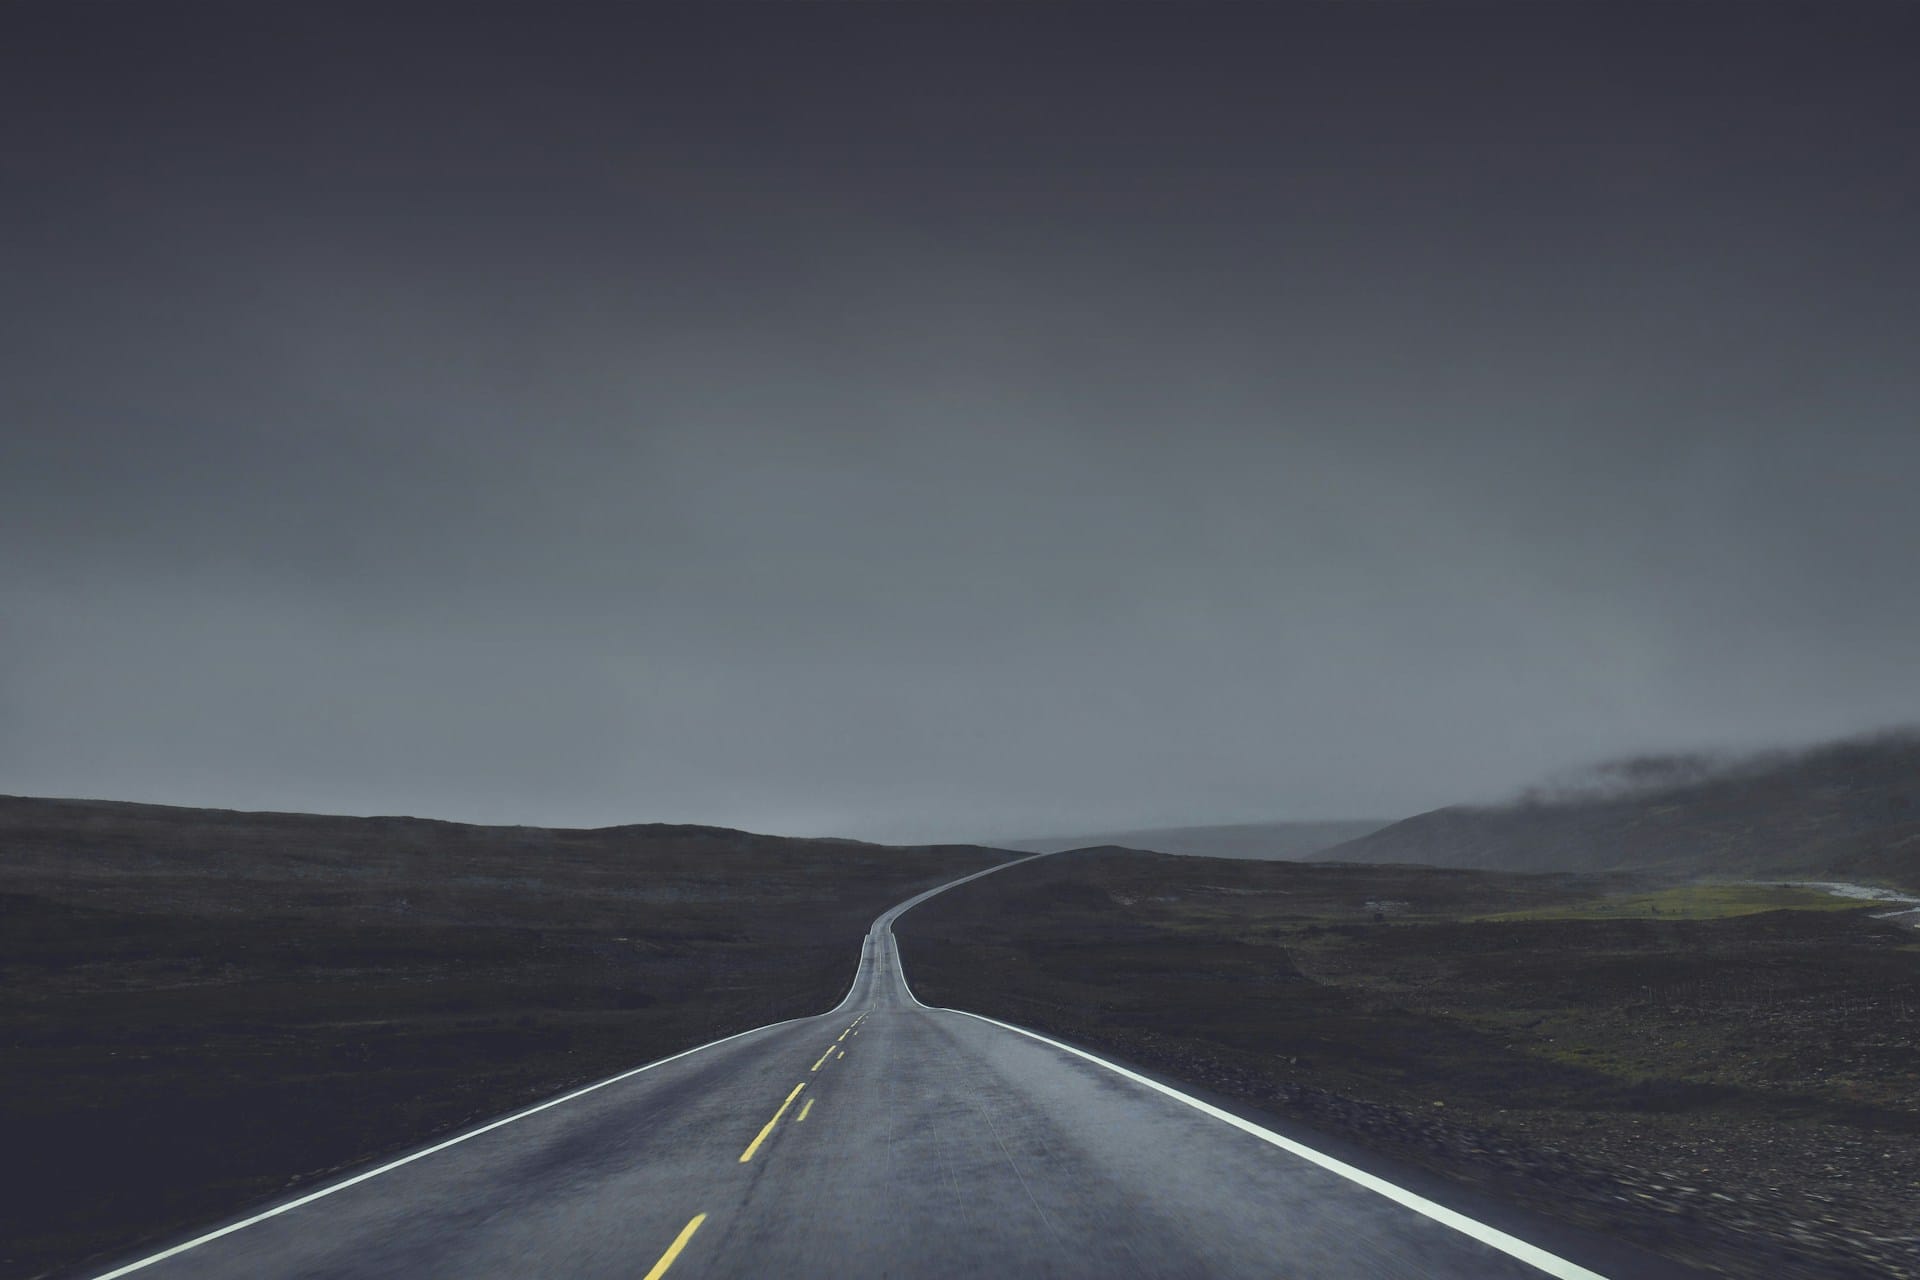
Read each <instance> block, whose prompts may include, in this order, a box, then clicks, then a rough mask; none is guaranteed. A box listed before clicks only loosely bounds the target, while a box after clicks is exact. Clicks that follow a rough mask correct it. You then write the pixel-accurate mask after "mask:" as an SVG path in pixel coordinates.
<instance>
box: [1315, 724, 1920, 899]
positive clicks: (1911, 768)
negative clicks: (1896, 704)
mask: <svg viewBox="0 0 1920 1280" xmlns="http://www.w3.org/2000/svg"><path fill="white" fill-rule="evenodd" d="M1318 856H1319V857H1320V858H1321V859H1324V860H1333V861H1343V862H1370V863H1425V864H1428V865H1432V866H1443V867H1470V868H1480V869H1487V870H1505V871H1583V872H1584V871H1613V870H1649V871H1663V872H1672V873H1676V874H1686V875H1713V876H1760V877H1766V878H1787V877H1804V878H1813V879H1832V880H1858V881H1868V882H1881V883H1886V884H1891V885H1897V886H1900V887H1903V888H1907V889H1920V734H1917V733H1912V732H1903V733H1893V734H1883V735H1879V736H1876V737H1871V738H1856V739H1850V740H1847V741H1843V742H1835V743H1829V744H1827V745H1824V746H1820V747H1816V748H1813V749H1811V750H1807V751H1801V752H1772V753H1767V754H1764V755H1756V756H1751V757H1747V758H1745V759H1739V760H1733V761H1712V760H1707V759H1702V758H1699V757H1653V758H1646V759H1640V760H1630V761H1623V762H1619V763H1616V764H1613V765H1608V766H1604V767H1602V768H1601V769H1599V770H1596V771H1595V772H1594V774H1593V775H1592V776H1591V777H1590V778H1589V779H1587V780H1586V781H1585V782H1584V783H1576V784H1574V785H1571V786H1567V787H1562V788H1559V789H1557V790H1554V791H1547V792H1535V793H1533V794H1531V795H1529V796H1527V797H1525V798H1523V799H1522V800H1521V801H1520V802H1518V803H1515V804H1510V805H1503V806H1493V807H1467V806H1457V807H1451V808H1445V809H1436V810H1433V811H1432V812H1430V813H1423V814H1419V815H1417V816H1415V817H1412V818H1408V819H1406V820H1405V821H1403V822H1396V823H1394V824H1393V825H1392V826H1389V827H1386V828H1383V829H1382V830H1379V831H1375V832H1373V833H1372V834H1370V835H1365V836H1361V837H1359V838H1358V839H1354V840H1349V841H1347V842H1346V843H1344V844H1341V845H1338V846H1336V847H1334V848H1331V849H1328V850H1326V851H1324V852H1322V853H1320V854H1319V855H1318Z"/></svg>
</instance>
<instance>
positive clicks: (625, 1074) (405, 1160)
mask: <svg viewBox="0 0 1920 1280" xmlns="http://www.w3.org/2000/svg"><path fill="white" fill-rule="evenodd" d="M855 981H856V982H858V978H857V977H856V978H855ZM847 994H848V995H849V996H851V995H852V994H853V993H852V992H851V991H849V992H848V993H847ZM845 1004H846V1001H845V1000H842V1001H841V1002H840V1005H837V1006H835V1007H834V1009H832V1010H829V1011H828V1013H827V1014H808V1015H807V1016H806V1017H803V1018H787V1019H785V1020H784V1021H781V1022H769V1023H767V1024H766V1025H765V1026H763V1027H750V1028H748V1029H747V1030H745V1031H736V1032H735V1033H734V1034H732V1035H730V1036H722V1037H721V1038H720V1039H718V1040H709V1041H708V1042H707V1043H706V1044H702V1045H695V1046H694V1047H693V1048H691V1049H682V1050H681V1051H680V1052H679V1053H676V1054H672V1055H671V1056H669V1057H665V1058H660V1059H658V1060H657V1061H654V1062H649V1063H648V1064H647V1065H646V1066H644V1067H635V1068H633V1070H631V1071H622V1072H621V1073H620V1074H619V1075H617V1076H608V1077H607V1078H606V1079H605V1080H601V1081H598V1082H597V1083H594V1084H590V1085H587V1086H586V1087H585V1088H582V1089H575V1090H574V1091H573V1092H572V1093H563V1094H561V1095H560V1096H559V1097H557V1098H549V1099H548V1100H547V1101H545V1102H542V1103H540V1104H538V1105H537V1106H532V1107H528V1108H527V1109H526V1110H525V1111H516V1112H514V1113H513V1114H512V1115H510V1116H502V1117H501V1118H500V1119H498V1120H492V1121H489V1122H488V1123H486V1124H483V1125H481V1126H480V1127H479V1128H477V1129H469V1130H467V1131H466V1132H465V1133H462V1134H458V1135H456V1136H454V1137H451V1138H448V1139H447V1140H446V1141H444V1142H438V1143H435V1144H434V1145H433V1146H431V1147H427V1148H425V1149H423V1150H420V1151H416V1152H414V1153H413V1154H411V1155H405V1156H401V1157H400V1158H399V1159H398V1160H389V1161H388V1162H387V1163H386V1164H383V1165H381V1166H380V1167H379V1168H377V1169H368V1170H367V1171H366V1172H365V1173H357V1174H355V1175H354V1176H352V1177H351V1178H343V1179H342V1180H340V1181H339V1182H334V1183H329V1184H328V1185H327V1186H324V1187H321V1188H320V1189H319V1190H318V1191H309V1192H308V1193H307V1194H306V1195H303V1196H300V1197H297V1198H296V1199H293V1200H289V1201H287V1202H286V1203H284V1204H277V1205H275V1206H274V1207H273V1208H271V1209H267V1210H265V1211H263V1212H260V1213H256V1214H254V1215H253V1216H252V1217H250V1218H242V1219H241V1220H240V1221H238V1222H231V1223H228V1224H227V1225H226V1226H224V1227H221V1228H220V1229H218V1230H217V1231H209V1232H207V1233H206V1234H205V1235H201V1236H195V1237H194V1238H193V1239H191V1240H188V1241H185V1242H184V1243H181V1244H177V1245H174V1246H173V1247H172V1248H171V1249H162V1250H161V1251H160V1252H159V1253H155V1254H150V1255H148V1256H147V1257H144V1258H141V1259H140V1260H138V1261H137V1262H129V1263H127V1264H126V1265H125V1266H123V1267H116V1268H115V1269H114V1270H112V1271H107V1272H102V1273H101V1274H100V1275H98V1276H95V1277H94V1278H93V1280H115V1277H117V1276H124V1275H129V1274H131V1273H133V1272H135V1271H139V1270H141V1269H142V1268H145V1267H150V1266H152V1265H153V1264H154V1263H156V1262H163V1261H165V1260H166V1259H168V1258H171V1257H173V1256H175V1255H176V1254H182V1253H185V1252H186V1251H187V1250H189V1249H197V1248H199V1247H200V1246H201V1245H203V1244H207V1243H209V1242H211V1241H214V1240H218V1239H219V1238H220V1237H222V1236H230V1235H232V1234H233V1233H234V1232H236V1231H243V1230H245V1229H246V1228H248V1227H251V1226H253V1225H254V1224H256V1223H260V1222H265V1221H266V1220H267V1219H268V1218H277V1217H279V1216H280V1215H281V1214H283V1213H287V1212H290V1211H291V1210H294V1209H298V1208H299V1207H300V1206H302V1205H307V1204H312V1203H313V1202H314V1201H315V1200H320V1199H324V1198H325V1197H327V1196H330V1195H332V1194H333V1193H334V1192H336V1191H345V1190H346V1189H347V1188H348V1187H351V1186H354V1185H356V1184H358V1183H362V1182H365V1181H367V1180H368V1179H369V1178H377V1177H379V1176H380V1175H381V1174H383V1173H391V1172H393V1171H394V1170H395V1169H398V1168H399V1167H400V1166H401V1165H404V1164H412V1163H413V1162H414V1161H415V1160H424V1159H425V1158H426V1157H428V1156H430V1155H434V1154H436V1153H438V1152H441V1151H445V1150H446V1149H447V1148H448V1147H457V1146H459V1145H460V1144H461V1143H463V1142H465V1141H466V1140H467V1139H469V1138H477V1137H479V1136H480V1135H481V1134H483V1133H491V1132H492V1131H493V1130H495V1129H498V1128H501V1127H502V1126H504V1125H510V1124H512V1123H513V1122H514V1121H516V1120H524V1119H526V1118H527V1117H528V1116H531V1115H538V1114H539V1113H540V1112H542V1111H545V1110H547V1109H548V1108H549V1107H557V1106H559V1105H560V1104H561V1103H563V1102H572V1101H573V1100H574V1099H575V1098H580V1097H584V1096H585V1095H587V1094H589V1093H592V1092H594V1091H595V1090H596V1089H604V1088H606V1087H607V1086H608V1085H610V1084H619V1083H620V1082H621V1081H622V1080H630V1079H632V1078H633V1077H634V1076H637V1075H639V1074H640V1073H641V1072H643V1071H651V1070H653V1069H654V1068H655V1067H664V1066H666V1065H667V1064H668V1063H669V1062H678V1061H679V1060H680V1059H681V1058H686V1057H690V1056H692V1055H693V1054H696V1053H703V1052H705V1051H706V1050H708V1049H717V1048H719V1047H720V1046H721V1045H723V1044H726V1043H728V1042H729V1041H733V1040H738V1039H740V1038H741V1037H742V1036H750V1035H753V1034H754V1033H756V1032H760V1031H771V1030H773V1029H774V1028H775V1027H784V1026H786V1025H787V1024H788V1023H790V1022H808V1021H811V1020H812V1019H814V1018H818V1017H827V1016H829V1015H830V1014H831V1013H836V1012H838V1011H839V1009H840V1007H842V1006H844V1005H845Z"/></svg>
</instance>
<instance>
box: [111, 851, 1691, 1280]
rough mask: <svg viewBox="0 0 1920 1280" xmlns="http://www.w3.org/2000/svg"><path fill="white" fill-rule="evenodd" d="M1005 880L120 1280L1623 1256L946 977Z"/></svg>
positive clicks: (1529, 1268)
mask: <svg viewBox="0 0 1920 1280" xmlns="http://www.w3.org/2000/svg"><path fill="white" fill-rule="evenodd" d="M1023 861H1024V860H1023ZM1016 865H1018V863H1017V862H1015V863H1006V864H1002V866H999V867H994V868H991V869H990V870H989V871H986V872H981V873H978V874H979V875H987V874H992V873H993V872H996V871H1000V870H1004V869H1005V868H1006V867H1008V866H1016ZM975 878H977V876H967V877H964V878H963V879H962V880H956V881H954V882H952V884H949V885H943V886H941V887H940V888H938V889H934V890H931V891H929V892H928V893H924V894H921V895H919V896H918V897H915V898H912V899H909V900H908V901H906V902H903V903H901V904H900V905H899V906H896V907H894V908H893V909H891V910H889V911H888V912H886V913H885V914H884V915H882V916H881V917H880V918H879V919H878V920H876V921H875V922H874V924H873V928H872V930H871V931H870V932H869V933H868V935H867V937H866V940H865V943H864V945H863V950H862V954H861V958H860V967H859V971H858V974H857V976H856V978H855V980H854V983H853V987H852V989H851V990H850V991H849V992H848V993H847V997H846V999H845V1000H843V1001H842V1002H841V1003H840V1006H839V1007H838V1008H836V1009H834V1010H833V1011H832V1012H831V1013H826V1014H822V1015H821V1016H819V1017H814V1018H802V1019H798V1020H796V1021H792V1022H785V1023H779V1024H776V1025H773V1026H768V1027H761V1028H758V1029H757V1030H753V1031H748V1032H744V1033H742V1034H740V1035H736V1036H732V1037H730V1038H728V1039H725V1040H720V1041H716V1042H715V1043H713V1044H709V1045H706V1046H703V1047H701V1048H698V1049H694V1050H690V1051H688V1052H686V1053H682V1054H678V1055H676V1056H674V1057H671V1058H666V1059H663V1060H661V1061H659V1062H656V1063H652V1064H650V1065H648V1066H645V1067H641V1068H638V1069H636V1070H634V1071H630V1072H627V1073H624V1074H622V1075H619V1076H615V1077H613V1078H611V1079H609V1080H606V1081H602V1082H600V1083H599V1084H596V1085H592V1086H590V1087H588V1088H586V1089H583V1090H579V1091H576V1092H574V1093H571V1094H567V1095H565V1096H563V1097H560V1098H556V1099H554V1100H552V1101H549V1102H546V1103H543V1104H541V1105H540V1106H538V1107H535V1108H531V1109H529V1110H527V1111H523V1112H519V1113H517V1114H515V1115H511V1116H507V1117H505V1118H503V1119H500V1120H496V1121H494V1122H492V1123H491V1124H487V1125H483V1126H480V1127H479V1128H477V1129H474V1130H471V1131H469V1132H467V1133H464V1134H461V1135H460V1136H458V1137H456V1138H452V1139H450V1140H448V1141H446V1142H441V1143H436V1144H434V1145H432V1146H429V1147H426V1148H424V1149H423V1150H420V1151H416V1152H414V1153H412V1154H410V1155H408V1156H405V1157H403V1158H402V1159H400V1160H397V1161H393V1162H389V1163H387V1164H383V1165H381V1166H379V1167H377V1168H373V1169H369V1170H367V1171H365V1172H363V1173H360V1174H356V1175H354V1176H353V1177H350V1178H347V1179H344V1180H342V1181H339V1182H335V1183H333V1184H331V1185H329V1186H326V1187H323V1188H321V1189H320V1190H318V1191H315V1192H311V1193H308V1194H306V1195H302V1196H299V1197H296V1198H294V1199H292V1200H289V1201H287V1202H286V1203H283V1204H280V1205H276V1206H274V1207H273V1208H271V1209H269V1210H267V1211H266V1212H264V1213H258V1214H253V1215H251V1216H248V1217H244V1218H240V1219H238V1220H236V1221H234V1222H231V1223H229V1224H227V1225H225V1226H222V1227H220V1228H218V1229H217V1230H214V1231H210V1232H207V1233H205V1234H202V1235H199V1236H196V1237H195V1238H193V1239H190V1240H186V1241H183V1242H182V1243H180V1244H177V1245H175V1246H173V1247H172V1248H170V1249H167V1250H163V1251H162V1252H160V1253H156V1254H153V1255H151V1256H148V1257H143V1258H139V1259H135V1260H131V1261H129V1262H127V1263H125V1264H123V1265H120V1266H117V1267H115V1268H112V1269H110V1270H108V1271H106V1272H104V1273H102V1274H101V1276H100V1280H110V1278H113V1277H119V1276H126V1275H133V1274H136V1273H137V1274H139V1275H141V1276H142V1277H143V1280H160V1278H161V1277H178V1278H181V1280H185V1278H187V1277H193V1278H194V1280H206V1278H209V1277H215V1278H227V1277H231V1278H232V1280H281V1278H291V1277H302V1278H319V1277H407V1278H408V1280H425V1278H427V1277H449V1278H455V1277H457V1278H458V1280H480V1278H482V1277H515V1278H516V1280H529V1278H531V1277H582V1278H589V1277H590V1278H601V1277H604V1278H605V1280H661V1278H662V1277H665V1276H667V1275H671V1276H672V1277H673V1278H674V1280H698V1278H699V1277H761V1276H766V1277H776V1276H777V1277H785V1278H805V1277H819V1278H821V1280H861V1278H864V1277H893V1278H895V1280H915V1278H920V1277H948V1276H1050V1277H1088V1278H1092V1277H1113V1276H1154V1277H1189V1276H1191V1277H1201V1276H1208V1277H1212V1276H1236V1277H1237V1276H1247V1277H1255V1276H1257V1277H1299V1278H1301V1280H1347V1278H1351V1280H1385V1278H1388V1277H1408V1278H1412V1277H1449V1278H1451V1277H1458V1278H1459V1280H1494V1278H1497V1277H1509V1276H1511V1277H1538V1276H1541V1275H1549V1276H1555V1277H1560V1278H1562V1280H1590V1278H1593V1277H1597V1276H1599V1275H1600V1274H1602V1273H1601V1272H1598V1271H1596V1270H1592V1269H1589V1267H1588V1266H1582V1265H1579V1264H1576V1263H1575V1262H1574V1261H1572V1260H1570V1258H1569V1257H1568V1256H1565V1255H1567V1254H1569V1253H1572V1252H1574V1250H1572V1249H1569V1248H1568V1247H1567V1239H1568V1238H1570V1237H1567V1235H1566V1233H1565V1232H1558V1233H1557V1234H1558V1236H1559V1238H1557V1239H1556V1229H1553V1228H1548V1227H1545V1226H1540V1227H1539V1229H1537V1230H1531V1231H1528V1232H1527V1234H1528V1236H1529V1238H1530V1239H1533V1240H1541V1239H1546V1240H1548V1241H1549V1242H1550V1243H1551V1244H1552V1247H1553V1249H1554V1250H1555V1251H1552V1252H1550V1251H1549V1250H1548V1249H1547V1248H1544V1247H1538V1246H1537V1245H1535V1244H1531V1243H1527V1242H1525V1241H1523V1240H1521V1239H1520V1238H1518V1235H1517V1234H1509V1233H1508V1231H1502V1230H1499V1229H1496V1228H1494V1227H1493V1226H1491V1225H1488V1223H1487V1222H1486V1221H1484V1218H1485V1217H1487V1216H1489V1215H1485V1214H1481V1215H1479V1216H1469V1215H1468V1214H1465V1213H1460V1212H1456V1211H1455V1210H1453V1209H1449V1208H1445V1207H1442V1206H1441V1205H1439V1204H1437V1203H1435V1202H1434V1201H1432V1200H1429V1199H1426V1198H1424V1197H1423V1196H1421V1195H1418V1194H1415V1193H1414V1192H1412V1191H1409V1190H1406V1189H1405V1186H1404V1184H1405V1182H1406V1181H1407V1180H1406V1179H1404V1178H1401V1179H1398V1180H1396V1181H1387V1180H1384V1179H1382V1178H1379V1177H1376V1176H1375V1175H1373V1174H1371V1173H1367V1172H1364V1171H1362V1170H1360V1169H1359V1168H1356V1167H1354V1166H1353V1165H1350V1164H1345V1163H1342V1162H1341V1161H1339V1160H1336V1159H1333V1158H1332V1157H1330V1156H1326V1155H1324V1154H1322V1153H1321V1152H1320V1151H1319V1150H1318V1149H1315V1148H1310V1147H1307V1146H1303V1145H1301V1144H1299V1143H1297V1142H1294V1141H1293V1140H1291V1139H1289V1138H1287V1137H1284V1136H1282V1135H1281V1134H1279V1133H1277V1132H1275V1131H1273V1130H1272V1129H1269V1128H1265V1127H1263V1126H1262V1125H1260V1124H1256V1123H1254V1122H1252V1121H1250V1120H1248V1119H1245V1118H1242V1117H1241V1116H1240V1115H1236V1114H1234V1113H1232V1112H1229V1111H1225V1110H1221V1109H1219V1108H1216V1107H1213V1106H1211V1105H1209V1104H1208V1103H1206V1102H1203V1101H1201V1100H1199V1099H1196V1098H1192V1097H1189V1096H1188V1095H1186V1094H1185V1093H1183V1092H1180V1091H1178V1090H1176V1089H1173V1088H1171V1087H1170V1086H1168V1085H1166V1084H1163V1083H1160V1082H1158V1081H1154V1080H1149V1079H1147V1078H1145V1077H1144V1076H1140V1075H1136V1074H1134V1073H1133V1072H1131V1071H1128V1070H1127V1069H1125V1068H1123V1067H1120V1066H1117V1065H1115V1064H1112V1063H1108V1062H1105V1061H1104V1060H1101V1059H1098V1058H1095V1057H1093V1056H1091V1055H1088V1054H1085V1053H1082V1052H1081V1051H1079V1050H1077V1049H1074V1048H1071V1047H1069V1046H1066V1045H1061V1044H1057V1043H1055V1042H1053V1041H1051V1040H1047V1039H1045V1038H1042V1037H1039V1036H1036V1035H1035V1034H1034V1033H1032V1032H1028V1031H1023V1030H1021V1029H1019V1028H1014V1027H1009V1026H1006V1025H1004V1024H1001V1023H997V1022H993V1021H991V1020H988V1019H985V1018H981V1017H978V1016H976V1015H972V1014H966V1013H960V1012H955V1011H952V1010H946V1009H933V1008H929V1007H927V1006H925V1005H922V1004H921V1003H920V1002H919V1001H918V1000H916V999H915V998H914V996H913V993H912V991H911V990H910V989H909V988H908V986H907V983H906V979H905V976H904V975H903V974H902V972H901V967H900V958H899V952H898V950H897V948H896V946H895V943H894V939H893V931H892V925H893V922H894V920H895V919H897V918H898V917H899V915H900V914H901V913H902V912H904V911H907V910H910V909H911V908H912V907H914V906H915V905H917V904H918V903H920V902H921V901H924V900H925V899H926V898H928V897H931V896H932V895H933V894H934V893H939V892H943V891H944V890H945V889H949V888H952V887H953V885H954V884H962V883H965V881H966V880H971V879H975ZM1507 1225H1508V1227H1509V1230H1511V1229H1512V1226H1513V1224H1512V1223H1511V1222H1509V1223H1508V1224H1507ZM1576 1243H1581V1247H1583V1248H1584V1247H1587V1245H1586V1244H1585V1243H1582V1242H1580V1241H1577V1240H1576ZM1602 1252H1603V1253H1604V1249H1602ZM1585 1256H1586V1260H1587V1262H1588V1263H1589V1264H1593V1263H1594V1258H1593V1255H1592V1254H1591V1253H1588V1254H1587V1255H1585ZM1647 1261H1648V1262H1649V1263H1651V1260H1647ZM1600 1265H1605V1260H1604V1259H1603V1261H1602V1263H1601V1264H1600ZM1612 1265H1614V1266H1616V1267H1617V1266H1618V1265H1620V1264H1618V1263H1617V1262H1616V1263H1614V1264H1612ZM1614 1274H1616V1275H1618V1276H1619V1277H1620V1280H1628V1277H1629V1276H1631V1277H1638V1276H1642V1275H1655V1274H1672V1273H1671V1272H1668V1271H1666V1270H1664V1269H1659V1268H1653V1267H1651V1266H1649V1267H1647V1268H1644V1269H1643V1268H1641V1267H1639V1266H1638V1264H1636V1266H1635V1269H1634V1270H1632V1271H1627V1272H1622V1271H1618V1270H1616V1271H1615V1273H1614Z"/></svg>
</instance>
